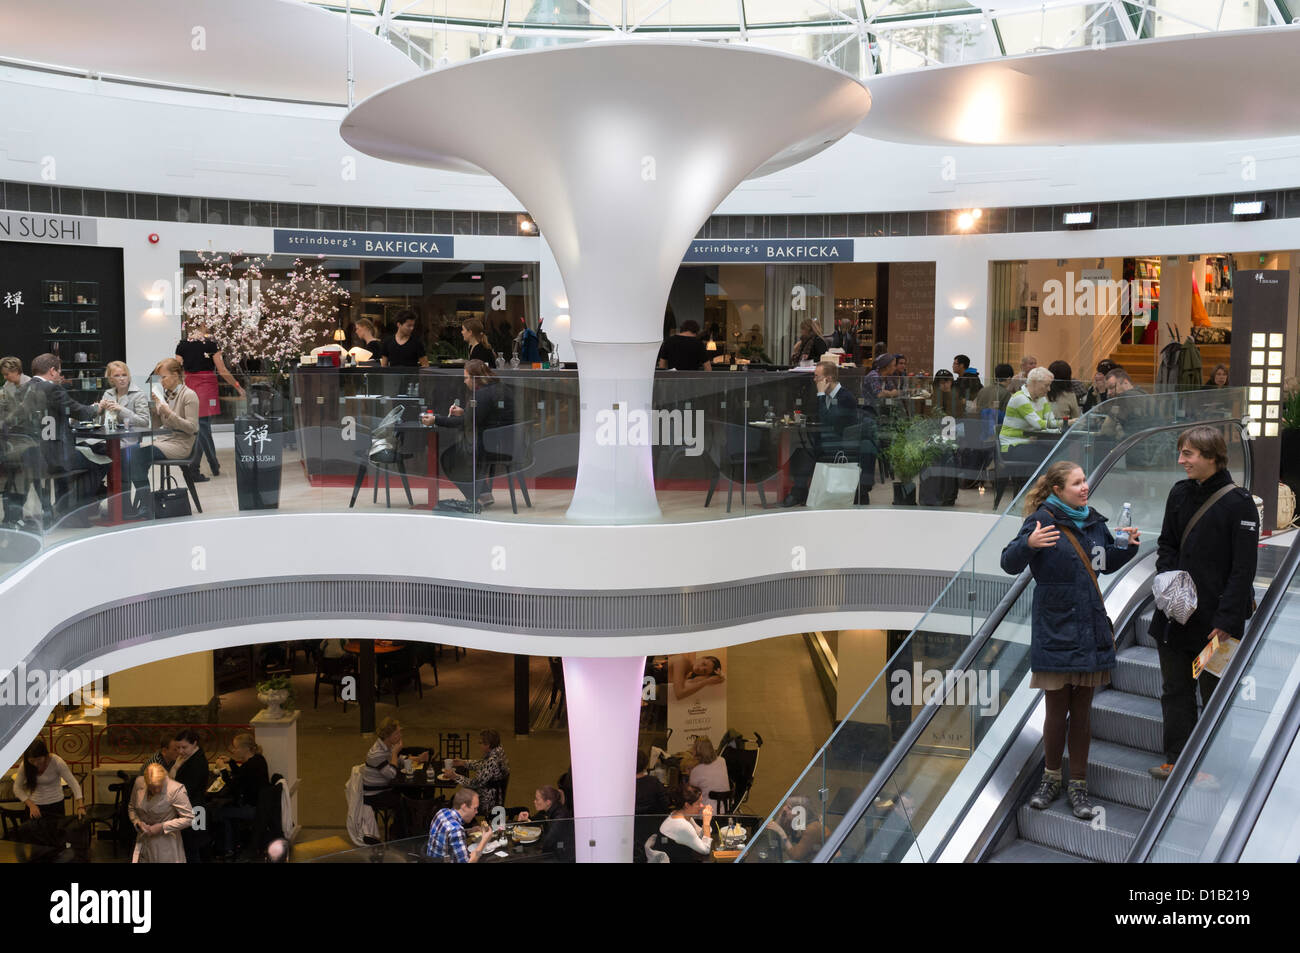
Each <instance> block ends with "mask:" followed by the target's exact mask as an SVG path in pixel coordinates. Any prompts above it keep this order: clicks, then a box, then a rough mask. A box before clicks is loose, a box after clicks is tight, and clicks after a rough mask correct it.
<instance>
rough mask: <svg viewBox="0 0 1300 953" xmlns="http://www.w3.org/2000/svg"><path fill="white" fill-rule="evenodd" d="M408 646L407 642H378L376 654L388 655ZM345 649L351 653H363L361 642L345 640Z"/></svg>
mask: <svg viewBox="0 0 1300 953" xmlns="http://www.w3.org/2000/svg"><path fill="white" fill-rule="evenodd" d="M405 647H406V643H405V642H376V643H375V654H376V655H387V654H388V653H389V652H398V651H401V650H402V649H404V648H405ZM343 651H344V652H347V653H348V654H349V655H359V654H360V653H361V643H360V642H344V643H343Z"/></svg>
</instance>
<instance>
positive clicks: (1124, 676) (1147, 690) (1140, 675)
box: [1111, 645, 1161, 698]
mask: <svg viewBox="0 0 1300 953" xmlns="http://www.w3.org/2000/svg"><path fill="white" fill-rule="evenodd" d="M1111 684H1113V685H1114V686H1115V688H1116V689H1118V690H1119V691H1122V692H1129V693H1130V694H1133V695H1145V696H1146V697H1147V698H1159V697H1160V685H1161V678H1160V658H1159V656H1158V655H1157V653H1156V650H1155V649H1153V648H1149V647H1147V646H1145V645H1133V646H1130V647H1129V648H1126V649H1124V650H1122V651H1121V652H1120V653H1119V656H1118V657H1117V658H1116V659H1115V672H1114V675H1113V676H1112V682H1111Z"/></svg>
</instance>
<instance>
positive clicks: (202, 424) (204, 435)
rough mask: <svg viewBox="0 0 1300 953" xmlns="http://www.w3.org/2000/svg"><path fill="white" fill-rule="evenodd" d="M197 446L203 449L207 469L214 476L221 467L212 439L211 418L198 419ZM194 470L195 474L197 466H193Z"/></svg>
mask: <svg viewBox="0 0 1300 953" xmlns="http://www.w3.org/2000/svg"><path fill="white" fill-rule="evenodd" d="M199 446H200V447H202V448H203V455H204V456H205V457H207V459H208V468H209V469H210V470H211V471H212V475H213V476H216V475H217V471H218V470H220V469H221V465H220V464H218V463H217V444H216V442H215V441H214V440H213V439H212V418H211V417H200V418H199ZM194 469H195V471H196V472H197V471H198V466H197V465H195V467H194Z"/></svg>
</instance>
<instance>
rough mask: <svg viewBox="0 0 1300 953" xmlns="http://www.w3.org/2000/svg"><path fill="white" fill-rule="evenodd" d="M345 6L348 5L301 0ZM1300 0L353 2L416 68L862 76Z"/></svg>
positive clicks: (1283, 20) (1233, 23)
mask: <svg viewBox="0 0 1300 953" xmlns="http://www.w3.org/2000/svg"><path fill="white" fill-rule="evenodd" d="M304 2H307V3H311V4H313V5H315V6H319V7H323V8H325V9H328V10H331V11H334V12H337V13H340V14H342V13H343V12H344V10H345V7H346V2H345V0H344V2H340V0H304ZM1292 2H1296V3H1300V0H1144V2H1136V3H1134V2H1129V0H1105V2H1100V3H1080V2H1078V0H1046V2H1041V0H1040V2H1037V3H1034V2H1030V0H1006V2H996V0H995V2H985V3H978V4H976V3H968V2H966V0H352V16H353V20H354V22H356V23H357V24H358V25H361V26H363V27H365V28H366V29H368V30H372V31H373V32H375V33H377V34H378V35H379V36H381V37H384V38H385V39H387V40H388V42H390V43H392V44H393V45H394V46H396V47H397V48H398V49H400V50H402V51H403V52H405V53H406V54H407V55H408V56H410V57H411V59H413V60H414V61H415V62H416V63H417V64H419V65H420V66H421V67H422V68H425V69H431V68H434V67H436V66H440V65H446V64H448V63H455V62H459V61H461V60H466V59H469V58H471V57H474V56H478V55H480V54H482V53H487V52H490V51H492V50H496V49H502V48H504V49H531V48H536V47H543V46H557V45H560V44H563V43H581V42H583V41H585V40H589V39H591V38H592V37H593V36H600V35H603V36H619V35H628V36H631V37H636V36H660V37H662V36H666V35H686V36H691V37H698V38H701V39H707V40H713V41H718V42H729V43H752V44H753V45H755V46H761V47H767V48H769V49H775V50H783V51H785V52H787V53H794V54H797V55H800V56H806V57H808V58H809V59H817V60H821V61H824V62H827V63H831V64H833V65H835V66H838V67H839V68H840V69H842V70H845V71H846V72H849V73H852V74H853V75H855V76H858V77H860V78H866V77H868V76H871V75H874V74H878V73H891V72H897V71H899V70H908V69H918V68H921V67H925V66H935V65H940V64H951V63H965V62H971V61H975V60H985V59H992V58H996V57H999V56H1013V55H1016V54H1020V53H1037V52H1046V51H1049V50H1065V49H1077V48H1080V47H1085V46H1103V45H1106V44H1110V43H1124V42H1127V41H1129V40H1136V39H1147V38H1151V37H1162V36H1177V35H1180V34H1188V33H1206V32H1211V31H1227V30H1245V29H1252V28H1255V27H1263V26H1274V25H1281V24H1287V23H1290V22H1291V11H1290V9H1289V7H1288V4H1289V3H1292Z"/></svg>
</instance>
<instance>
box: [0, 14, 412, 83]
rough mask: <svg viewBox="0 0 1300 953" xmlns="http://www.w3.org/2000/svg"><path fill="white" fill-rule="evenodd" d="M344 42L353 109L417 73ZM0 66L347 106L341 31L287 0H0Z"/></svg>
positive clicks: (368, 38) (378, 46)
mask: <svg viewBox="0 0 1300 953" xmlns="http://www.w3.org/2000/svg"><path fill="white" fill-rule="evenodd" d="M352 33H353V63H354V75H355V77H356V100H357V101H358V102H359V101H360V100H361V99H362V98H364V97H365V96H367V95H369V94H370V93H373V92H375V91H377V90H379V89H382V88H383V87H385V86H388V85H391V84H392V83H396V82H399V81H401V80H404V79H409V78H410V77H411V76H414V75H416V74H417V73H419V68H418V67H417V66H416V65H415V64H414V63H413V62H412V61H411V60H410V59H408V58H407V57H406V56H404V55H403V54H402V53H401V52H399V51H398V50H396V49H394V48H393V47H392V46H390V45H389V44H388V43H386V42H385V41H383V40H381V39H380V38H379V37H377V36H375V35H374V34H373V33H367V32H365V31H364V30H362V29H360V28H357V27H356V26H354V28H353V31H352ZM196 47H201V48H196ZM0 58H3V59H14V60H24V61H29V62H36V63H42V64H48V65H54V66H61V67H69V68H73V69H77V70H80V71H87V72H95V73H103V74H108V75H112V76H120V77H129V78H132V79H141V80H147V81H150V82H157V83H165V84H170V85H177V86H186V87H196V88H199V89H205V90H217V91H220V92H226V93H235V94H238V95H243V96H268V97H274V98H277V99H293V100H305V101H309V102H329V103H346V102H347V83H346V72H347V35H346V32H345V26H344V23H343V22H342V21H341V20H340V19H339V18H338V17H335V16H332V15H330V14H329V13H327V12H326V11H324V10H321V9H318V8H316V7H313V6H309V5H307V4H303V3H297V2H292V0H0Z"/></svg>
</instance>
